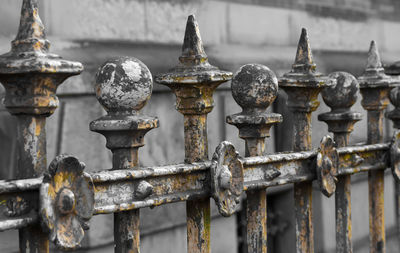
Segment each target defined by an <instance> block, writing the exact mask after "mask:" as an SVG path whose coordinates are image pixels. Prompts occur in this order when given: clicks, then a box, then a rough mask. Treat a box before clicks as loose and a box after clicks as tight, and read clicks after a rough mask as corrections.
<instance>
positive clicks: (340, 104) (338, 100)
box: [321, 71, 359, 111]
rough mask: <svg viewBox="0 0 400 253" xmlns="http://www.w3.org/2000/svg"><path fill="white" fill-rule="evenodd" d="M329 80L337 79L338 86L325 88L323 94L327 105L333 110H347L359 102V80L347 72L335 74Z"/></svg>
mask: <svg viewBox="0 0 400 253" xmlns="http://www.w3.org/2000/svg"><path fill="white" fill-rule="evenodd" d="M329 78H332V79H336V84H334V85H332V86H329V87H325V88H324V89H323V90H322V92H321V94H322V98H323V99H324V101H325V103H326V104H327V105H328V106H329V107H330V108H331V109H332V110H333V111H337V110H341V109H343V110H345V109H348V108H350V107H351V106H352V105H354V103H355V102H356V101H357V91H358V89H359V84H358V81H357V79H356V78H355V77H354V76H353V75H351V74H349V73H347V72H340V71H339V72H333V73H331V74H330V75H329Z"/></svg>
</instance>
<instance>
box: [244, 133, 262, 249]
mask: <svg viewBox="0 0 400 253" xmlns="http://www.w3.org/2000/svg"><path fill="white" fill-rule="evenodd" d="M245 143H246V150H245V152H246V157H251V156H261V155H263V154H264V149H265V139H264V138H260V139H245ZM246 194H247V200H246V201H247V203H246V215H247V216H246V217H247V252H249V253H250V252H259V253H267V194H266V190H265V189H262V190H255V191H248V192H247V193H246Z"/></svg>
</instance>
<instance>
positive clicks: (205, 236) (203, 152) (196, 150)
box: [184, 114, 211, 253]
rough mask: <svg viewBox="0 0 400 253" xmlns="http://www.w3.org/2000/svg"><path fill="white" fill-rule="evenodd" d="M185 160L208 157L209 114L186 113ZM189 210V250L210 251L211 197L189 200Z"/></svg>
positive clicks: (202, 159)
mask: <svg viewBox="0 0 400 253" xmlns="http://www.w3.org/2000/svg"><path fill="white" fill-rule="evenodd" d="M184 136H185V162H187V163H193V162H200V161H205V160H207V159H208V141H207V114H189V115H188V114H184ZM186 212H187V246H188V252H199V253H200V252H210V220H211V216H210V199H209V198H204V199H198V200H189V201H187V202H186Z"/></svg>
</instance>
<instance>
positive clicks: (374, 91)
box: [358, 41, 399, 253]
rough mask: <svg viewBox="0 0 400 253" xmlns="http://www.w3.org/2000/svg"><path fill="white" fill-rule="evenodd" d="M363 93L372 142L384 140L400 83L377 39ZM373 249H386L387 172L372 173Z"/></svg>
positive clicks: (362, 81) (373, 251)
mask: <svg viewBox="0 0 400 253" xmlns="http://www.w3.org/2000/svg"><path fill="white" fill-rule="evenodd" d="M358 80H359V82H360V91H361V95H362V96H363V100H362V101H361V105H362V106H363V107H364V109H365V110H367V111H368V120H367V124H368V127H367V131H368V143H369V144H374V143H381V142H382V141H383V120H384V118H383V116H384V114H383V111H384V110H385V108H386V107H387V105H388V104H389V92H390V90H391V89H392V88H394V87H395V86H397V85H398V83H399V81H398V80H395V79H393V78H391V77H389V76H387V75H385V73H384V69H383V67H382V63H381V60H380V56H379V52H378V49H377V46H376V43H375V41H372V42H371V45H370V48H369V52H368V61H367V66H366V69H365V72H364V74H363V76H360V77H359V78H358ZM368 193H369V196H368V198H369V232H370V235H369V236H370V252H371V253H384V252H386V245H385V244H386V243H385V215H384V171H383V170H379V171H370V172H368Z"/></svg>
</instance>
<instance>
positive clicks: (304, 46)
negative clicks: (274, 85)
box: [293, 28, 316, 73]
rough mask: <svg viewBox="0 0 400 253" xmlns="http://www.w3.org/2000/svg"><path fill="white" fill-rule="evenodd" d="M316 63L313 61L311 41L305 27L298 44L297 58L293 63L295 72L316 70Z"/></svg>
mask: <svg viewBox="0 0 400 253" xmlns="http://www.w3.org/2000/svg"><path fill="white" fill-rule="evenodd" d="M315 68H316V65H315V64H314V62H313V58H312V52H311V47H310V41H309V39H308V34H307V30H306V29H305V28H303V29H302V30H301V35H300V39H299V44H298V46H297V52H296V59H295V61H294V64H293V72H303V73H304V72H310V71H314V70H315Z"/></svg>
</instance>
